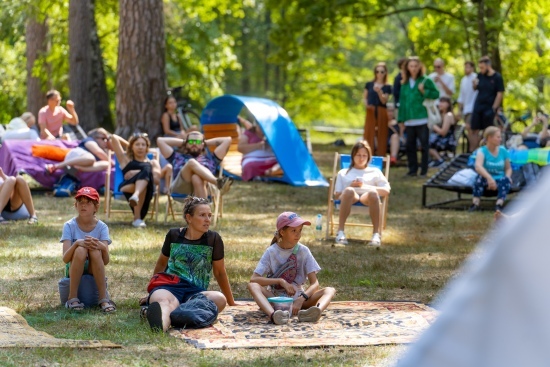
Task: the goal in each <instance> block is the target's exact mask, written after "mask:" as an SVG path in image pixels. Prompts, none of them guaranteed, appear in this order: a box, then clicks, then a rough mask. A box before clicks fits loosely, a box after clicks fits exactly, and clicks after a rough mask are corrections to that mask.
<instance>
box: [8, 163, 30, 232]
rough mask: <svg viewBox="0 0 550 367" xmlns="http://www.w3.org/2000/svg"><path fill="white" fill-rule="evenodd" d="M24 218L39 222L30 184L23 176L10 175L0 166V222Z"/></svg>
mask: <svg viewBox="0 0 550 367" xmlns="http://www.w3.org/2000/svg"><path fill="white" fill-rule="evenodd" d="M23 219H27V223H28V224H35V223H38V218H37V217H36V212H35V210H34V204H33V202H32V196H31V190H30V189H29V185H28V184H27V181H25V179H24V178H23V177H21V176H19V175H18V176H15V177H14V176H8V175H6V174H5V173H4V171H3V170H2V167H0V224H5V223H8V221H10V220H23Z"/></svg>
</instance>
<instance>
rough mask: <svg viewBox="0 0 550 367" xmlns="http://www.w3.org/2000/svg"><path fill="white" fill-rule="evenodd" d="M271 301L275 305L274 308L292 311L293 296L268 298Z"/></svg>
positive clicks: (272, 305)
mask: <svg viewBox="0 0 550 367" xmlns="http://www.w3.org/2000/svg"><path fill="white" fill-rule="evenodd" d="M267 300H268V301H269V303H270V304H271V307H273V310H275V311H277V310H281V311H288V312H291V311H292V303H293V302H294V299H293V298H290V297H270V298H268V299H267Z"/></svg>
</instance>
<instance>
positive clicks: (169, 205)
mask: <svg viewBox="0 0 550 367" xmlns="http://www.w3.org/2000/svg"><path fill="white" fill-rule="evenodd" d="M222 173H223V168H222V166H221V164H220V169H219V176H218V177H222ZM169 180H170V182H168V186H169V187H171V186H172V177H170V179H169ZM207 190H208V198H209V199H210V201H212V204H213V205H214V208H213V209H214V213H213V217H214V219H213V220H212V226H214V227H215V226H216V223H218V217H219V218H221V217H222V216H223V196H221V195H220V190H219V189H218V187H217V186H216V185H213V184H211V183H210V182H208V183H207ZM188 196H189V195H186V194H179V193H177V192H170V193H169V194H168V195H167V198H168V199H167V201H166V211H165V213H164V224H166V220H167V219H168V214H171V215H172V220H176V216H175V215H174V203H173V202H172V201H180V202H182V201H184V200H185V198H186V197H188Z"/></svg>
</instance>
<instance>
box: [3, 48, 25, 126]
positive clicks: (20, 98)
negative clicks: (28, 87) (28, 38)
mask: <svg viewBox="0 0 550 367" xmlns="http://www.w3.org/2000/svg"><path fill="white" fill-rule="evenodd" d="M24 47H25V46H24V43H23V42H16V43H15V45H10V44H8V43H7V42H0V55H2V63H0V89H1V90H2V93H0V106H1V107H0V123H8V122H9V121H10V120H11V119H12V118H13V117H16V116H20V115H21V114H22V113H23V112H25V111H24V109H22V106H24V105H25V98H26V94H25V88H24V85H25V76H26V73H25V72H21V69H20V68H19V63H20V60H21V58H20V53H21V51H22V52H25V49H24ZM21 48H23V50H21ZM23 70H24V69H23Z"/></svg>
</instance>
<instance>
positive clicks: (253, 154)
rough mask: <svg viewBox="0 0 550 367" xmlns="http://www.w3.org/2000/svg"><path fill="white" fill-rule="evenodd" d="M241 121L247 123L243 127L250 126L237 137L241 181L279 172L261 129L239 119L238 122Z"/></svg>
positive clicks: (275, 159) (279, 167)
mask: <svg viewBox="0 0 550 367" xmlns="http://www.w3.org/2000/svg"><path fill="white" fill-rule="evenodd" d="M241 120H244V121H246V122H247V123H248V124H244V125H245V126H247V125H251V127H250V128H249V129H246V130H245V131H244V132H243V134H241V136H240V137H239V145H238V150H239V152H241V153H242V154H243V159H242V162H241V165H242V175H241V177H242V179H243V181H250V180H252V179H253V178H255V177H261V176H270V175H273V174H274V173H276V172H278V171H280V169H281V166H280V165H279V164H278V163H277V158H275V154H273V150H271V147H270V146H269V143H268V142H267V141H266V138H265V135H264V132H263V130H262V128H261V127H260V126H259V125H257V124H252V123H250V122H249V121H247V120H245V119H243V118H242V117H239V121H241ZM242 123H243V122H242V121H241V124H242Z"/></svg>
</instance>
